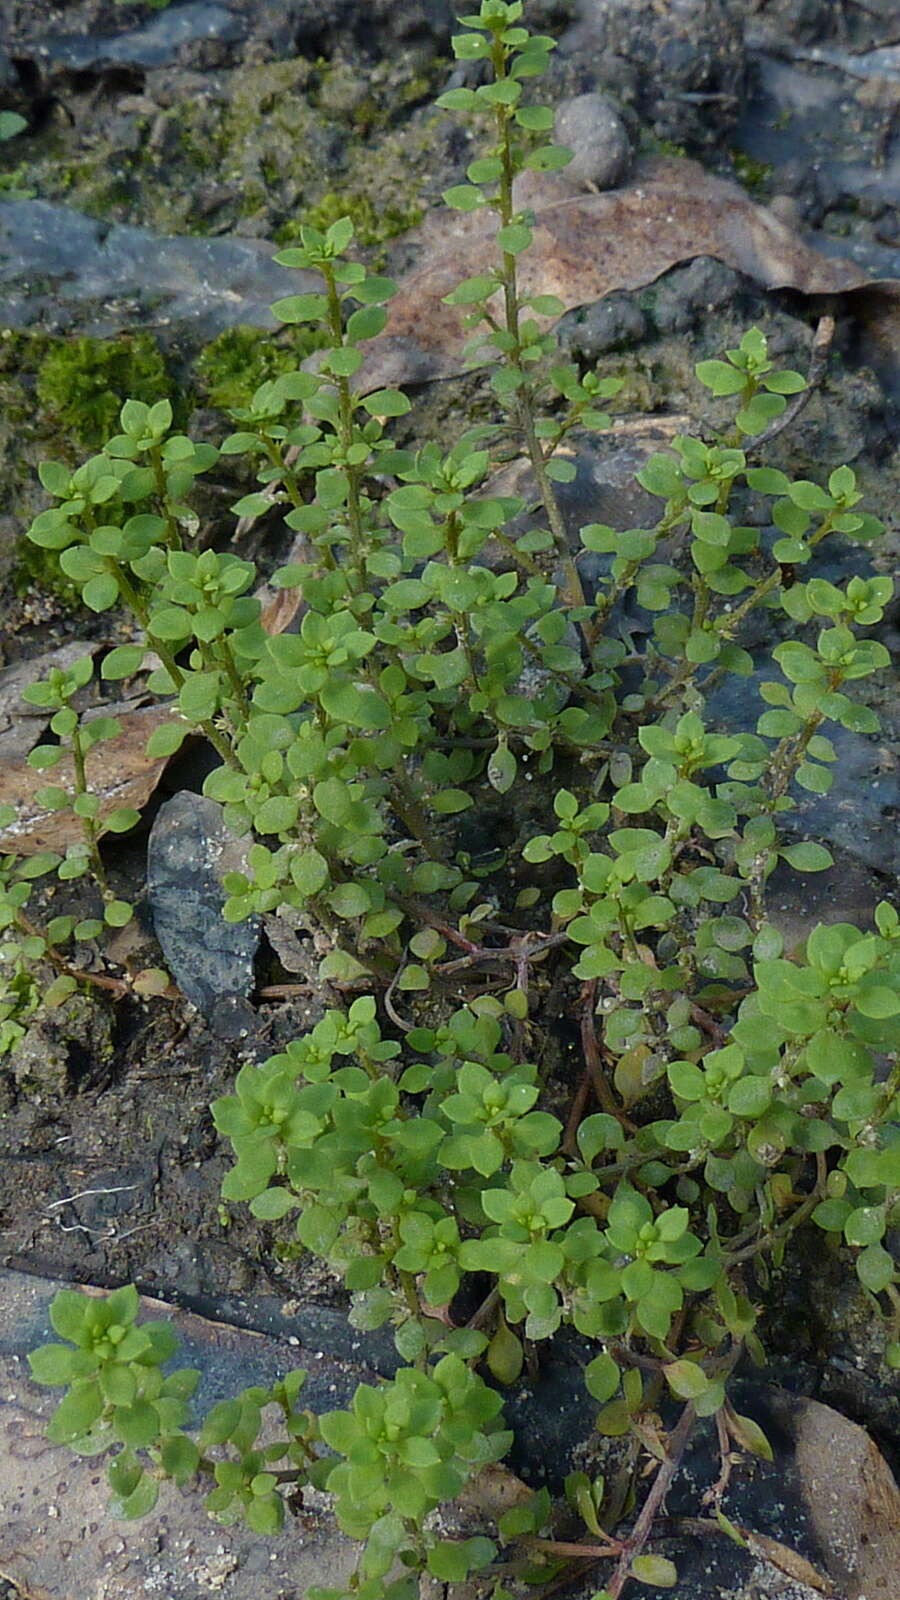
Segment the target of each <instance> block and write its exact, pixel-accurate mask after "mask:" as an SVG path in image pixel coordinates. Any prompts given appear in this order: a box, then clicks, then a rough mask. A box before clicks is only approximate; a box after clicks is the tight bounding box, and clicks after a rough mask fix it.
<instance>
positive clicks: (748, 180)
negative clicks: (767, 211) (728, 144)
mask: <svg viewBox="0 0 900 1600" xmlns="http://www.w3.org/2000/svg"><path fill="white" fill-rule="evenodd" d="M731 160H732V164H733V166H734V175H735V177H736V178H737V180H738V183H740V184H742V185H743V187H744V188H745V189H746V190H747V193H748V194H751V195H763V194H766V193H767V192H768V188H769V180H770V178H771V176H772V170H773V169H772V166H771V164H770V163H769V162H768V161H757V160H756V159H755V157H753V156H748V155H747V153H746V151H745V150H732V152H731Z"/></svg>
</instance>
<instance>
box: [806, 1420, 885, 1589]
mask: <svg viewBox="0 0 900 1600" xmlns="http://www.w3.org/2000/svg"><path fill="white" fill-rule="evenodd" d="M791 1426H792V1429H793V1432H794V1441H795V1443H794V1448H795V1452H796V1463H797V1471H798V1473H799V1476H800V1483H801V1489H802V1493H803V1498H804V1500H805V1501H806V1505H807V1508H808V1510H809V1516H810V1521H811V1523H812V1526H813V1529H814V1531H815V1534H816V1537H817V1539H818V1540H819V1543H820V1545H821V1548H822V1551H823V1556H824V1564H825V1566H826V1567H827V1570H828V1573H829V1575H830V1576H831V1578H833V1579H834V1581H835V1582H836V1583H837V1584H839V1585H840V1587H841V1588H842V1590H844V1591H845V1592H846V1594H847V1597H848V1600H864V1597H865V1600H898V1596H900V1488H898V1486H897V1483H896V1480H895V1478H894V1475H893V1473H892V1472H891V1470H890V1467H889V1466H888V1464H887V1462H886V1461H885V1459H884V1457H883V1455H882V1454H881V1453H880V1451H879V1450H878V1448H877V1447H876V1445H875V1444H874V1442H873V1441H872V1439H871V1438H870V1437H869V1435H868V1434H867V1433H866V1431H865V1429H864V1428H860V1427H859V1426H858V1425H857V1424H856V1423H855V1422H850V1421H848V1419H847V1418H846V1417H844V1416H841V1414H840V1412H838V1411H833V1410H832V1409H831V1407H830V1406H824V1405H821V1404H820V1403H819V1401H817V1400H804V1401H803V1402H802V1403H801V1405H800V1407H799V1408H798V1410H797V1411H796V1413H795V1414H794V1416H793V1418H792V1422H791Z"/></svg>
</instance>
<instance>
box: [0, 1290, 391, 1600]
mask: <svg viewBox="0 0 900 1600" xmlns="http://www.w3.org/2000/svg"><path fill="white" fill-rule="evenodd" d="M63 1287H70V1286H69V1285H63V1284H61V1283H54V1282H49V1281H48V1280H47V1279H44V1278H39V1277H31V1276H27V1275H26V1274H24V1273H19V1272H0V1574H2V1575H3V1576H4V1577H6V1578H8V1579H9V1580H10V1581H11V1582H14V1583H15V1584H16V1585H18V1587H19V1588H21V1591H22V1595H23V1597H24V1596H27V1597H28V1600H84V1597H86V1596H91V1597H92V1600H136V1597H137V1596H149V1595H156V1596H159V1597H161V1600H164V1597H166V1596H176V1595H177V1597H178V1600H211V1597H214V1596H216V1595H219V1594H221V1595H224V1596H228V1597H229V1600H282V1597H283V1596H285V1595H287V1594H291V1595H294V1594H303V1593H304V1592H305V1590H306V1589H307V1587H308V1586H309V1585H310V1584H313V1583H331V1584H335V1585H338V1586H339V1588H340V1589H341V1591H343V1590H344V1588H345V1587H346V1584H347V1580H348V1578H349V1575H350V1572H351V1571H352V1568H353V1566H354V1564H355V1559H356V1553H357V1552H356V1547H355V1546H353V1545H351V1543H350V1541H349V1540H347V1539H345V1538H344V1537H343V1536H342V1535H341V1534H340V1533H338V1531H337V1529H336V1528H335V1526H334V1522H333V1519H332V1518H331V1516H330V1515H328V1513H327V1512H322V1511H319V1510H315V1509H312V1508H310V1509H308V1510H307V1509H306V1508H303V1509H301V1510H300V1512H299V1515H297V1516H296V1517H288V1518H287V1520H286V1525H285V1528H284V1531H283V1532H282V1533H281V1534H280V1535H279V1536H278V1537H277V1538H272V1539H264V1538H260V1536H259V1535H258V1534H255V1533H253V1532H251V1530H250V1529H249V1528H246V1527H244V1526H242V1525H241V1524H240V1523H239V1524H237V1525H236V1526H235V1527H224V1526H223V1525H222V1524H221V1523H219V1522H216V1521H215V1520H214V1519H213V1518H212V1517H210V1516H209V1515H208V1513H207V1511H206V1507H205V1503H204V1501H205V1495H206V1493H207V1491H208V1484H207V1485H203V1486H193V1485H192V1486H191V1487H190V1488H187V1489H185V1490H178V1489H176V1488H175V1486H174V1485H173V1484H172V1483H164V1484H163V1485H162V1486H161V1489H160V1496H159V1503H158V1505H157V1507H156V1510H155V1511H154V1512H153V1513H152V1514H151V1515H150V1516H147V1517H144V1518H142V1519H141V1520H140V1521H137V1522H126V1521H122V1520H117V1519H116V1518H115V1517H113V1516H112V1515H111V1514H110V1510H109V1501H110V1491H109V1487H108V1485H107V1482H106V1475H105V1471H104V1467H105V1462H104V1461H97V1460H95V1459H91V1458H89V1457H84V1456H75V1455H73V1454H72V1452H71V1450H68V1449H66V1448H65V1447H60V1446H54V1445H51V1444H49V1443H48V1441H47V1438H46V1427H47V1421H48V1419H49V1417H50V1416H51V1414H52V1412H53V1411H54V1409H55V1407H56V1405H57V1403H58V1401H59V1400H60V1398H61V1391H60V1390H58V1389H57V1390H51V1389H45V1388H39V1387H38V1386H37V1385H35V1384H33V1383H31V1382H30V1381H29V1378H28V1367H27V1365H26V1361H25V1353H26V1352H27V1351H28V1350H33V1349H35V1347H36V1346H37V1345H39V1344H42V1343H44V1342H46V1340H47V1339H48V1338H52V1333H51V1330H50V1326H49V1320H48V1316H47V1312H48V1308H49V1303H50V1300H51V1298H52V1296H53V1294H54V1292H55V1291H56V1290H57V1289H59V1288H63ZM74 1287H83V1286H82V1285H74ZM140 1315H141V1320H144V1319H145V1318H146V1317H147V1316H150V1317H165V1318H166V1319H167V1320H170V1321H172V1322H173V1323H174V1325H175V1327H176V1329H177V1331H178V1333H179V1334H180V1336H181V1338H182V1339H183V1340H184V1341H185V1343H186V1344H187V1345H188V1346H189V1349H190V1354H189V1361H188V1364H189V1365H191V1366H196V1367H199V1368H200V1369H201V1372H202V1374H203V1377H202V1380H201V1382H202V1385H203V1389H204V1392H203V1398H202V1405H203V1409H204V1410H205V1409H207V1408H208V1406H209V1405H211V1404H212V1403H213V1401H215V1400H218V1399H219V1398H221V1393H222V1390H221V1385H222V1381H223V1374H224V1375H225V1381H226V1387H228V1386H229V1385H230V1386H231V1388H232V1389H233V1392H235V1393H237V1392H238V1390H240V1389H241V1388H242V1387H243V1386H244V1385H245V1384H247V1383H254V1382H256V1383H260V1382H262V1383H271V1382H273V1381H274V1379H275V1378H276V1377H281V1376H283V1375H284V1374H285V1373H286V1372H288V1371H289V1370H290V1369H291V1368H293V1367H297V1366H300V1365H301V1364H302V1365H303V1366H304V1367H306V1368H307V1369H308V1371H309V1374H310V1390H311V1400H312V1403H313V1404H316V1405H318V1406H319V1407H320V1408H321V1409H322V1410H325V1409H326V1408H327V1406H328V1404H329V1389H330V1391H331V1396H332V1398H331V1404H334V1400H333V1394H334V1391H335V1388H336V1387H337V1388H338V1389H339V1401H342V1400H344V1399H345V1398H346V1399H347V1400H349V1398H350V1395H351V1394H352V1392H353V1389H354V1388H355V1385H356V1382H357V1381H358V1380H359V1379H360V1378H362V1377H363V1376H364V1373H363V1370H362V1369H359V1368H351V1367H349V1366H347V1365H346V1364H342V1363H341V1362H338V1361H333V1360H331V1359H330V1358H329V1357H327V1356H326V1357H323V1356H322V1354H321V1352H317V1350H316V1349H315V1347H314V1348H312V1349H304V1350H302V1351H301V1350H299V1349H297V1348H295V1346H296V1340H294V1345H293V1346H292V1345H291V1344H290V1343H289V1342H288V1339H287V1338H286V1337H284V1336H283V1337H281V1338H274V1337H266V1336H262V1335H260V1334H257V1333H252V1332H248V1331H245V1330H244V1329H240V1328H233V1327H229V1326H227V1325H225V1324H223V1323H216V1322H211V1321H209V1320H207V1319H206V1318H203V1317H199V1316H195V1315H193V1314H192V1313H190V1312H185V1311H179V1310H177V1309H176V1308H174V1307H172V1306H168V1305H164V1304H163V1303H162V1302H160V1301H159V1300H150V1299H142V1301H141V1313H140ZM186 1353H187V1352H186ZM270 1437H271V1432H270V1423H269V1419H268V1418H267V1419H266V1420H265V1421H264V1442H269V1439H270ZM0 1587H2V1585H0Z"/></svg>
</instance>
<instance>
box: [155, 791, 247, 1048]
mask: <svg viewBox="0 0 900 1600" xmlns="http://www.w3.org/2000/svg"><path fill="white" fill-rule="evenodd" d="M241 867H242V858H241V848H240V845H239V842H238V841H237V840H236V839H235V838H234V836H233V834H231V833H229V832H228V829H227V828H226V827H225V823H224V821H223V819H222V808H221V806H219V805H217V803H216V802H215V801H214V800H207V799H206V798H205V797H204V796H202V795H198V794H192V793H191V792H190V790H186V789H185V790H182V791H181V793H180V794H176V795H174V796H173V797H172V799H171V800H168V801H167V802H166V804H165V805H163V806H161V807H160V809H159V812H158V815H157V817H156V821H155V822H154V824H153V827H152V829H151V830H150V842H149V847H148V851H147V891H148V896H149V900H150V910H151V913H152V916H153V926H154V929H155V931H156V937H157V939H158V940H159V943H160V946H161V948H162V951H163V955H164V956H165V958H166V962H167V965H168V967H169V970H170V972H171V973H172V976H173V977H174V979H175V982H176V983H177V984H178V987H179V989H181V991H182V993H183V994H185V995H186V996H187V998H188V999H189V1000H191V1001H193V1003H194V1005H195V1006H197V1008H198V1009H199V1010H200V1011H202V1012H203V1013H204V1015H205V1016H213V1017H220V1018H222V1019H223V1026H224V1031H225V1033H226V1036H227V1035H228V1031H229V1030H228V1026H227V1023H226V1022H224V1018H225V1017H226V1016H227V1015H228V1014H230V1013H233V1014H234V1015H235V1016H237V1017H240V1018H242V1019H243V1017H244V1016H246V1012H245V1011H244V1008H243V1007H242V1006H237V1005H235V1004H234V997H236V999H237V1000H241V1001H243V1000H244V999H246V997H247V996H248V995H249V994H250V993H251V991H252V989H253V982H254V975H253V961H254V957H255V955H256V947H257V944H258V942H259V919H258V918H256V917H249V918H247V920H246V921H245V922H226V921H225V919H224V917H223V916H222V907H223V905H224V902H225V893H224V890H223V888H222V878H223V876H224V874H225V873H226V872H234V871H240V870H241ZM226 998H229V999H231V1000H232V1004H231V1005H230V1006H228V1007H223V1001H225V999H226Z"/></svg>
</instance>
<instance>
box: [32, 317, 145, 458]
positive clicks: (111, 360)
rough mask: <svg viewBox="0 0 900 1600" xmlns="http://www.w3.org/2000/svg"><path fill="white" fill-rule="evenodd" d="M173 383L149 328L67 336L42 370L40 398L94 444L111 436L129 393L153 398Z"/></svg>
mask: <svg viewBox="0 0 900 1600" xmlns="http://www.w3.org/2000/svg"><path fill="white" fill-rule="evenodd" d="M169 388H170V383H169V375H168V373H167V371H166V367H165V362H164V361H163V358H162V356H161V354H160V351H159V346H158V345H157V343H156V340H155V339H154V338H153V336H152V334H149V333H132V334H123V335H122V336H121V337H120V338H119V339H114V340H112V339H94V338H91V337H90V336H89V335H87V334H84V335H81V336H80V337H78V338H75V339H71V340H66V341H65V342H61V343H59V344H57V345H55V346H54V348H53V349H52V350H50V351H49V352H48V354H47V355H46V356H45V357H44V359H43V361H42V362H41V364H40V366H39V368H38V372H37V398H38V402H39V404H40V405H41V407H42V408H43V410H44V411H45V412H46V414H47V416H48V418H50V419H51V420H52V421H53V423H54V424H55V425H56V426H57V427H58V428H59V430H60V431H61V432H63V433H65V434H68V435H70V436H71V438H72V439H74V440H76V441H77V442H78V443H79V444H81V445H87V447H88V448H89V449H92V448H97V447H98V446H99V445H100V444H101V443H102V442H103V440H104V439H106V438H108V436H109V434H110V432H111V430H112V429H113V428H114V427H115V426H116V423H117V421H118V416H119V412H120V410H121V408H122V401H123V400H124V399H126V398H127V397H128V396H132V397H133V398H134V399H137V400H153V399H155V398H156V396H157V395H158V394H160V393H161V392H162V393H165V392H166V391H167V390H168V389H169Z"/></svg>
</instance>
